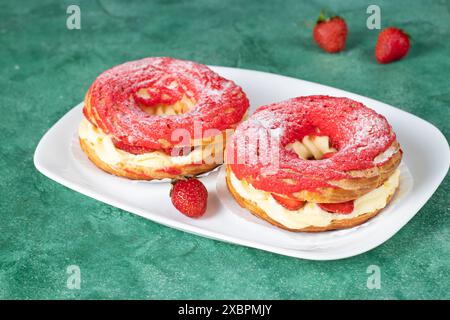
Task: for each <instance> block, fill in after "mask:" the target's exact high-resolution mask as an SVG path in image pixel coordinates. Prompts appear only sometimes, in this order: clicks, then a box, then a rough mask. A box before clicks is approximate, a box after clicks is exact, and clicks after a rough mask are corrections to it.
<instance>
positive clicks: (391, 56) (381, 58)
mask: <svg viewBox="0 0 450 320" xmlns="http://www.w3.org/2000/svg"><path fill="white" fill-rule="evenodd" d="M409 46H410V44H409V36H408V35H407V34H406V33H405V32H403V30H400V29H398V28H395V27H389V28H386V29H384V30H383V31H381V33H380V35H379V36H378V41H377V45H376V47H375V58H376V59H377V61H378V62H379V63H389V62H392V61H395V60H400V59H401V58H403V57H404V56H406V54H407V53H408V51H409Z"/></svg>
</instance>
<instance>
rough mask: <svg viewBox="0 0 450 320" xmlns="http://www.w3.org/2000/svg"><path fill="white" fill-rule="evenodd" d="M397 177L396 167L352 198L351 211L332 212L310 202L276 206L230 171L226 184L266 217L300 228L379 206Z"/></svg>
mask: <svg viewBox="0 0 450 320" xmlns="http://www.w3.org/2000/svg"><path fill="white" fill-rule="evenodd" d="M399 180H400V170H399V169H397V170H396V171H395V172H394V173H393V174H392V175H391V176H390V177H389V178H388V179H387V180H386V181H385V182H384V184H382V185H381V186H379V187H378V188H376V189H374V190H372V191H371V192H369V193H367V194H365V195H363V196H362V197H359V198H358V199H356V200H355V202H354V209H353V212H352V213H350V214H335V213H330V212H327V211H325V210H322V209H321V208H320V207H319V206H318V205H317V204H315V203H312V202H307V203H305V206H304V207H303V208H301V209H299V210H293V211H291V210H288V209H286V208H285V207H283V206H282V205H280V204H279V203H278V202H277V201H276V200H275V199H274V198H273V197H272V195H271V194H270V192H266V191H262V190H258V189H255V188H254V187H253V186H252V185H251V184H248V183H246V182H245V181H241V180H239V179H238V178H237V177H236V176H235V175H234V173H233V172H232V171H231V170H230V183H231V185H232V186H233V188H234V190H236V192H237V193H238V194H239V195H240V196H241V197H242V198H244V199H246V200H250V201H252V202H254V203H256V205H257V206H258V207H259V208H261V209H262V210H264V212H265V213H266V214H267V215H268V216H269V217H270V218H272V219H273V220H275V221H277V222H279V223H280V224H282V225H284V226H286V227H288V228H290V229H302V228H306V227H309V226H314V227H325V226H328V225H329V224H330V223H331V222H332V221H333V220H343V219H352V218H355V217H357V216H360V215H362V214H365V213H369V212H374V211H376V210H379V209H382V208H384V207H385V206H386V204H387V201H388V199H389V197H390V196H392V195H393V194H394V192H395V190H396V189H397V187H398V185H399Z"/></svg>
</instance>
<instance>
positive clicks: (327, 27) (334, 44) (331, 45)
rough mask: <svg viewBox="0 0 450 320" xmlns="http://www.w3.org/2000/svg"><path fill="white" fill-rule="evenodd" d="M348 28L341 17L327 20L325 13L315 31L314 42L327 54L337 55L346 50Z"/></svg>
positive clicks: (320, 17)
mask: <svg viewBox="0 0 450 320" xmlns="http://www.w3.org/2000/svg"><path fill="white" fill-rule="evenodd" d="M347 33H348V28H347V24H346V23H345V20H344V19H342V18H341V17H337V16H334V17H331V18H330V19H327V18H326V16H325V14H324V13H323V12H321V13H320V16H319V19H317V23H316V25H315V27H314V30H313V37H314V41H315V42H316V43H317V45H318V46H319V47H321V48H322V49H323V50H325V51H326V52H330V53H336V52H339V51H342V50H344V48H345V41H346V40H347Z"/></svg>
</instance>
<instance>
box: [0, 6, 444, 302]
mask: <svg viewBox="0 0 450 320" xmlns="http://www.w3.org/2000/svg"><path fill="white" fill-rule="evenodd" d="M376 2H377V3H378V4H379V5H380V7H381V9H382V26H383V27H386V26H388V25H396V26H398V27H402V28H404V29H405V30H406V31H407V32H408V33H409V34H410V35H411V36H412V38H413V39H414V40H413V42H412V49H411V51H410V54H409V55H408V57H407V58H406V59H404V60H402V61H400V62H397V63H393V64H390V65H384V66H381V65H378V64H377V63H376V62H375V60H374V57H373V48H374V45H375V41H376V38H377V35H378V31H377V30H373V31H371V30H368V29H367V28H366V18H367V14H366V8H367V6H368V4H372V3H374V1H367V2H365V1H335V2H325V1H314V3H306V2H305V3H303V2H302V1H299V0H292V1H280V2H278V1H237V0H236V1H224V0H214V1H207V0H203V1H188V0H186V1H181V2H178V1H162V0H161V1H135V2H132V3H127V2H125V1H123V2H119V1H100V0H99V1H81V2H78V1H47V0H42V1H20V2H18V1H12V0H10V1H6V0H2V1H1V2H0V70H1V73H0V107H1V117H0V125H1V135H0V136H1V137H0V150H1V158H0V177H1V178H0V192H1V193H0V199H1V200H0V214H1V216H0V298H27V299H28V298H150V299H152V298H253V299H263V298H275V299H278V298H282V299H304V298H308V299H309V298H354V299H357V298H375V299H385V298H399V299H404V298H441V299H442V298H446V299H448V298H450V287H449V283H450V281H449V280H450V279H449V271H450V270H449V269H450V268H449V266H450V255H449V254H450V250H449V248H450V247H449V244H450V233H449V219H448V217H449V201H448V199H449V196H448V194H449V193H450V183H449V182H450V181H449V178H448V176H447V178H446V180H445V181H444V183H443V184H442V185H441V186H440V188H439V189H438V190H437V191H436V193H435V194H434V196H433V197H432V198H431V200H430V201H429V202H428V203H427V204H426V205H425V206H424V207H423V209H422V210H421V211H420V212H419V213H418V214H417V216H416V217H415V218H414V219H413V220H412V221H411V222H410V223H408V225H407V226H405V227H404V228H403V229H402V230H401V231H400V232H399V233H398V234H397V235H395V236H394V237H393V238H392V239H391V240H389V241H388V242H386V243H385V244H383V245H381V246H380V247H378V248H376V249H374V250H372V251H370V252H368V253H366V254H363V255H360V256H357V257H354V258H350V259H345V260H341V261H331V262H314V261H305V260H299V259H294V258H289V257H284V256H279V255H276V254H271V253H266V252H263V251H259V250H255V249H250V248H245V247H241V246H236V245H231V244H225V243H221V242H217V241H213V240H208V239H204V238H201V237H197V236H194V235H190V234H187V233H183V232H180V231H176V230H173V229H170V228H167V227H163V226H161V225H158V224H156V223H153V222H151V221H148V220H145V219H143V218H140V217H137V216H135V215H132V214H129V213H127V212H124V211H122V210H119V209H116V208H113V207H110V206H108V205H105V204H103V203H100V202H98V201H95V200H93V199H90V198H88V197H86V196H83V195H81V194H78V193H76V192H74V191H71V190H69V189H67V188H65V187H63V186H61V185H59V184H57V183H55V182H53V181H51V180H49V179H47V178H46V177H44V176H43V175H41V174H40V173H38V172H37V171H36V170H35V168H34V166H33V161H32V156H33V152H34V149H35V147H36V145H37V143H38V141H39V139H40V138H41V137H42V135H43V134H44V133H45V131H46V130H47V129H49V128H50V127H51V125H52V124H53V123H55V122H56V121H57V120H58V119H59V118H60V117H61V116H63V115H64V114H65V113H66V112H67V111H69V110H70V109H71V108H72V107H73V106H74V105H75V104H77V103H78V102H80V100H82V98H83V95H84V93H85V91H86V90H87V88H88V87H89V85H90V83H91V82H92V81H93V80H94V79H95V77H96V76H97V75H98V74H99V73H100V72H101V71H103V70H105V69H107V68H109V67H112V66H113V65H116V64H119V63H121V62H124V61H127V60H133V59H137V58H141V57H146V56H161V55H167V56H173V57H178V58H184V59H191V60H196V61H198V62H201V63H205V64H213V65H223V66H230V67H242V68H248V69H255V70H262V71H270V72H274V73H280V74H283V75H288V76H293V77H297V78H301V79H306V80H310V81H314V82H319V83H323V84H326V85H330V86H335V87H338V88H341V89H344V90H349V91H352V92H356V93H359V94H362V95H365V96H369V97H371V98H375V99H378V100H381V101H383V102H386V103H388V104H391V105H394V106H397V107H399V108H402V109H403V110H406V111H408V112H411V113H413V114H415V115H418V116H420V117H422V118H424V119H426V120H427V121H429V122H431V123H433V124H434V125H436V126H437V127H438V128H439V129H440V130H441V131H443V133H444V134H445V136H446V137H447V139H448V138H449V135H450V127H449V123H450V122H449V118H450V113H449V104H450V87H449V80H450V76H449V72H450V56H449V54H450V42H449V39H450V2H449V1H376ZM72 3H75V4H79V5H80V7H81V23H82V25H81V26H82V29H81V30H67V29H66V17H67V15H66V8H67V6H68V5H69V4H72ZM321 8H325V9H330V10H332V11H334V12H336V13H339V14H340V15H342V16H343V17H345V18H346V19H347V22H348V25H349V29H350V33H349V38H348V43H347V50H346V51H345V52H343V53H340V54H337V55H329V54H326V53H323V52H321V51H320V50H319V49H317V48H316V47H315V45H314V44H313V43H312V40H311V29H312V26H313V23H314V21H315V18H316V17H317V15H318V13H319V10H320V9H321ZM55 156H57V154H56V155H55ZM437 156H438V155H437ZM71 264H76V265H79V266H80V268H81V273H82V283H81V290H69V289H67V288H66V279H67V274H66V267H67V266H68V265H71ZM371 264H376V265H379V266H380V268H381V273H382V288H381V289H380V290H369V289H367V288H366V280H367V274H366V268H367V267H368V266H369V265H371Z"/></svg>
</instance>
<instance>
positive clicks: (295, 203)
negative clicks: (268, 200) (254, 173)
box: [272, 193, 305, 211]
mask: <svg viewBox="0 0 450 320" xmlns="http://www.w3.org/2000/svg"><path fill="white" fill-rule="evenodd" d="M272 197H273V198H274V199H275V200H276V201H277V202H278V203H279V204H281V205H282V206H283V207H285V208H286V209H288V210H291V211H294V210H298V209H300V208H302V207H303V206H304V205H305V201H301V200H297V199H293V198H286V197H283V196H280V195H277V194H275V193H272Z"/></svg>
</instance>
